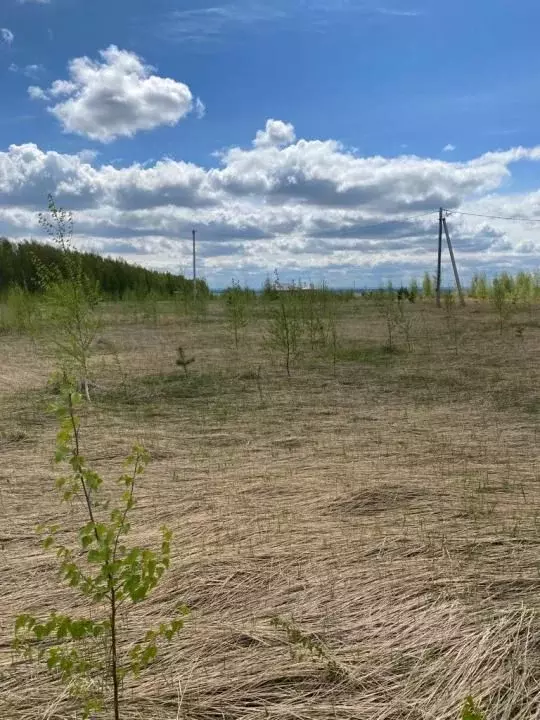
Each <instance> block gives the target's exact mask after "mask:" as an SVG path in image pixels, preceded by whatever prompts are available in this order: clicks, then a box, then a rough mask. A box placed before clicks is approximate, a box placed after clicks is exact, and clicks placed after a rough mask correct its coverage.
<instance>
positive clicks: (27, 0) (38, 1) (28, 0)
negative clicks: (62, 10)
mask: <svg viewBox="0 0 540 720" xmlns="http://www.w3.org/2000/svg"><path fill="white" fill-rule="evenodd" d="M17 2H18V3H19V5H31V4H35V5H49V4H50V2H51V0H17Z"/></svg>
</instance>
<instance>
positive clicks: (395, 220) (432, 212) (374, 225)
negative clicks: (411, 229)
mask: <svg viewBox="0 0 540 720" xmlns="http://www.w3.org/2000/svg"><path fill="white" fill-rule="evenodd" d="M437 212H438V211H436V210H429V211H428V212H424V213H419V214H418V215H412V216H411V217H406V218H389V219H388V220H382V221H381V222H378V223H372V224H371V225H362V227H361V228H359V230H361V231H362V232H363V231H364V230H371V229H372V228H378V227H383V226H384V225H389V224H392V223H406V222H412V221H413V220H419V219H420V218H423V217H427V216H428V215H435V214H436V213H437Z"/></svg>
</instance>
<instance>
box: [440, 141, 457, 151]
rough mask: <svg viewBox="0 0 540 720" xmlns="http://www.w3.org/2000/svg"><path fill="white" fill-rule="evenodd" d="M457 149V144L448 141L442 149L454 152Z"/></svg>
mask: <svg viewBox="0 0 540 720" xmlns="http://www.w3.org/2000/svg"><path fill="white" fill-rule="evenodd" d="M455 149H456V146H455V145H452V143H447V144H446V145H445V146H444V147H443V149H442V151H443V152H454V150H455Z"/></svg>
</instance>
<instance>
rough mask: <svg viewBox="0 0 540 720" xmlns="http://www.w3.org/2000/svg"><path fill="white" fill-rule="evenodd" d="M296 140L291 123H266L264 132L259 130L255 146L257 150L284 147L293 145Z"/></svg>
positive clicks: (272, 121)
mask: <svg viewBox="0 0 540 720" xmlns="http://www.w3.org/2000/svg"><path fill="white" fill-rule="evenodd" d="M295 140H296V135H295V132H294V127H293V126H292V125H291V124H290V123H284V122H283V121H282V120H273V119H272V118H271V119H270V120H267V121H266V127H265V129H264V130H258V131H257V135H256V136H255V140H254V141H253V145H254V147H256V148H263V147H277V148H279V147H284V146H285V145H291V144H292V143H293V142H294V141H295Z"/></svg>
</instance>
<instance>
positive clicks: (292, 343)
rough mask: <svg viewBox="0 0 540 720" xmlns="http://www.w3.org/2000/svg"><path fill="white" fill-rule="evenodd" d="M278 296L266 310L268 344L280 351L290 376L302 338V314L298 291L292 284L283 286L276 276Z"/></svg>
mask: <svg viewBox="0 0 540 720" xmlns="http://www.w3.org/2000/svg"><path fill="white" fill-rule="evenodd" d="M275 286H276V289H277V293H278V297H277V300H276V301H273V302H271V303H270V304H269V310H268V331H267V332H268V334H267V339H268V344H269V345H270V347H271V348H273V349H274V350H277V351H278V352H281V354H282V355H283V360H284V364H285V369H286V371H287V376H288V377H290V376H291V364H292V362H293V360H294V359H295V358H296V357H297V355H298V352H299V350H300V341H301V338H302V316H301V307H300V301H299V298H298V293H299V292H301V291H300V290H298V289H297V288H296V287H295V286H294V285H292V286H291V287H287V288H285V287H283V285H281V284H280V283H279V280H278V279H277V277H276V283H275Z"/></svg>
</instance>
